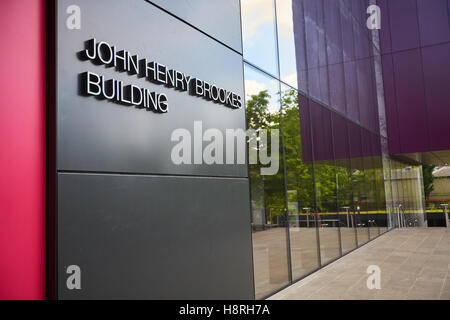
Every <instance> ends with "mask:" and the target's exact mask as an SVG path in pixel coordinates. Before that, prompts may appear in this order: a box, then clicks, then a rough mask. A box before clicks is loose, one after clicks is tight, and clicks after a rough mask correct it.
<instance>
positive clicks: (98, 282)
mask: <svg viewBox="0 0 450 320" xmlns="http://www.w3.org/2000/svg"><path fill="white" fill-rule="evenodd" d="M58 176H59V178H58V183H59V197H58V202H59V206H58V210H59V218H58V238H59V243H58V260H59V263H58V265H59V273H58V274H59V298H61V299H133V298H136V299H253V297H254V293H253V275H252V272H253V270H252V247H251V235H250V232H249V220H250V213H249V206H248V205H243V204H245V203H248V179H228V178H200V177H197V178H194V177H161V176H134V175H94V174H59V175H58ZM73 264H75V265H78V266H79V267H80V268H81V288H82V289H81V290H68V289H67V288H66V279H67V277H68V275H67V274H66V272H65V271H66V268H67V266H69V265H73Z"/></svg>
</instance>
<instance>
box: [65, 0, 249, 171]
mask: <svg viewBox="0 0 450 320" xmlns="http://www.w3.org/2000/svg"><path fill="white" fill-rule="evenodd" d="M71 4H76V5H78V6H79V7H80V9H81V29H80V30H69V29H68V28H66V19H67V18H68V17H69V14H67V13H66V9H67V7H68V6H69V5H71ZM57 16H58V20H57V28H58V32H57V83H58V85H57V113H58V118H57V130H58V141H57V156H58V169H59V170H80V171H102V172H137V173H158V174H159V173H164V174H187V175H213V176H237V177H245V176H247V166H246V165H245V164H244V165H206V164H203V165H195V166H193V165H175V164H173V163H172V161H171V158H170V155H171V150H172V147H173V146H174V145H175V144H176V143H175V142H171V134H172V132H173V130H174V129H177V128H186V129H188V130H190V131H191V132H192V130H193V124H194V121H195V120H202V121H203V130H206V129H208V128H217V129H219V130H221V131H222V132H223V133H225V129H226V128H229V129H237V128H241V129H244V128H245V111H244V108H242V109H231V108H228V107H226V106H224V105H220V104H215V103H213V102H211V101H207V100H205V99H202V98H199V97H195V96H191V95H189V94H188V93H187V92H181V91H177V90H174V89H172V88H166V87H164V86H160V85H156V84H153V83H151V82H149V81H147V80H145V79H144V78H138V77H137V76H136V75H128V74H127V73H126V72H117V71H115V70H114V68H106V67H105V66H103V65H95V64H94V63H92V62H91V61H82V60H80V59H79V58H78V57H77V54H76V53H77V52H79V51H82V50H83V49H84V42H85V41H86V40H89V39H91V38H93V37H95V38H96V39H98V40H99V41H107V42H108V43H109V44H110V45H113V46H116V47H117V49H119V50H121V49H125V50H129V51H130V52H131V53H133V54H138V55H139V57H140V58H148V59H149V61H152V60H155V61H157V62H159V63H162V64H164V65H166V66H169V67H170V68H174V69H177V70H179V71H182V72H184V73H186V74H188V75H191V76H194V77H199V78H201V79H202V80H204V81H208V82H209V83H214V84H216V85H218V86H220V87H223V88H225V89H227V90H231V91H234V92H236V93H237V94H239V95H241V97H242V99H243V98H244V93H243V75H242V73H243V72H242V67H243V63H242V56H241V55H239V54H237V53H236V52H234V51H232V50H230V49H228V48H227V47H225V46H223V45H221V44H220V43H218V42H217V41H215V40H213V39H211V38H209V37H207V36H206V35H204V34H203V33H201V32H199V31H197V30H195V29H194V28H192V27H190V26H189V25H187V24H186V23H184V22H182V21H180V20H178V19H176V18H175V17H173V16H171V15H170V14H168V13H166V12H164V11H162V10H160V9H158V8H157V7H155V6H154V5H152V4H150V3H148V2H146V1H143V0H129V1H118V0H114V1H113V0H96V1H87V0H85V1H81V0H76V1H72V0H70V1H69V0H61V1H58V14H57ZM209 18H211V16H209ZM230 24H233V23H232V22H230ZM86 71H90V72H95V73H96V74H99V75H103V76H105V78H106V79H109V78H115V79H118V80H122V81H123V82H124V83H126V84H135V85H138V86H140V87H144V88H148V89H149V90H151V91H156V92H161V93H165V94H167V96H168V100H169V112H168V113H166V114H157V113H153V112H149V111H146V110H143V109H138V108H136V107H127V106H122V105H118V104H114V103H111V102H110V101H108V100H98V99H96V98H94V97H85V96H81V95H80V94H79V93H78V88H79V85H78V76H79V74H80V73H83V72H86ZM204 145H206V143H204Z"/></svg>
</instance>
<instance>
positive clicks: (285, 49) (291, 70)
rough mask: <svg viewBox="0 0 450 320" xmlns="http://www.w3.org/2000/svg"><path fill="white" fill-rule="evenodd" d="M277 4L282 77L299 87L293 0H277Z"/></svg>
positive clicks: (288, 82) (283, 79)
mask: <svg viewBox="0 0 450 320" xmlns="http://www.w3.org/2000/svg"><path fill="white" fill-rule="evenodd" d="M276 5H277V27H278V46H279V49H278V50H279V57H280V79H281V80H282V81H284V82H286V83H287V84H289V85H291V86H293V87H294V88H297V65H296V60H295V42H294V24H293V21H294V20H293V17H292V0H277V2H276Z"/></svg>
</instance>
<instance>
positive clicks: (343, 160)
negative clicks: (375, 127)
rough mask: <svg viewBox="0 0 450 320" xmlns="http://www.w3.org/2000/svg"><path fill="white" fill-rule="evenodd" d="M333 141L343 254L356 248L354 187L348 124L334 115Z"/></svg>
mask: <svg viewBox="0 0 450 320" xmlns="http://www.w3.org/2000/svg"><path fill="white" fill-rule="evenodd" d="M333 141H334V146H335V156H336V159H335V163H336V183H337V202H338V220H339V228H340V232H341V246H342V253H343V254H345V253H347V252H348V251H350V250H352V249H354V248H356V230H355V217H354V210H353V187H352V180H351V166H350V165H351V163H350V150H349V139H348V131H347V122H346V120H345V118H344V117H342V116H339V115H337V114H333Z"/></svg>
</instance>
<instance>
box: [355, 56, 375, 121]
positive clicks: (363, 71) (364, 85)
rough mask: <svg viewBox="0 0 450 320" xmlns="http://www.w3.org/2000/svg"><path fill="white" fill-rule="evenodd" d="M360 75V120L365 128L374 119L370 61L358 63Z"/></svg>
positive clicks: (359, 61)
mask: <svg viewBox="0 0 450 320" xmlns="http://www.w3.org/2000/svg"><path fill="white" fill-rule="evenodd" d="M356 70H357V74H358V101H359V119H360V122H361V125H362V126H363V127H366V128H367V127H369V125H370V122H371V117H372V115H373V114H372V107H371V104H372V102H373V101H372V96H371V94H372V78H371V73H370V60H369V59H363V60H357V61H356Z"/></svg>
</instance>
